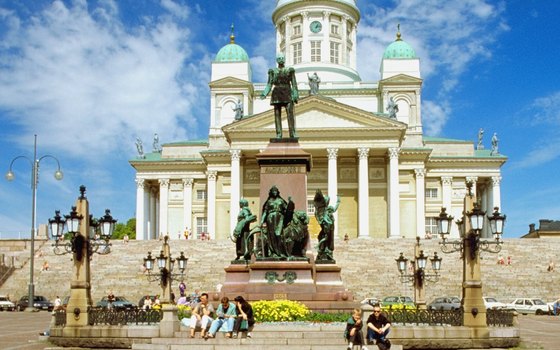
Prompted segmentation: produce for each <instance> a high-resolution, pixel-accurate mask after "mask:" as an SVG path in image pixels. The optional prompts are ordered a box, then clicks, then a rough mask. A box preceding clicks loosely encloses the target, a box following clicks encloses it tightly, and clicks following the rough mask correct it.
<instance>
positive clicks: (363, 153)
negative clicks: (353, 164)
mask: <svg viewBox="0 0 560 350" xmlns="http://www.w3.org/2000/svg"><path fill="white" fill-rule="evenodd" d="M368 156H369V148H366V147H360V148H358V158H359V159H360V160H362V159H367V157H368Z"/></svg>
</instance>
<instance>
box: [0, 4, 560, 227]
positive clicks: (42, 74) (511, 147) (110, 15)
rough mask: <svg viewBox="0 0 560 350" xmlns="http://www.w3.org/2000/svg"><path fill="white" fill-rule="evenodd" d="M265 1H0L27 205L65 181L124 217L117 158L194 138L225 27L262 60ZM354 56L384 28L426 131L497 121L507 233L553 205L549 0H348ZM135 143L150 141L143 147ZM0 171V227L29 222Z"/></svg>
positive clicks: (377, 46) (17, 193) (121, 163)
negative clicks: (415, 63) (401, 56)
mask: <svg viewBox="0 0 560 350" xmlns="http://www.w3.org/2000/svg"><path fill="white" fill-rule="evenodd" d="M275 3H276V2H275V1H274V0H268V1H261V0H212V1H208V0H175V1H173V0H120V1H111V0H99V1H87V2H86V1H85V0H81V1H80V0H75V1H69V0H65V1H46V0H33V1H31V0H29V1H23V0H22V1H13V0H0V125H1V128H0V152H1V153H0V169H2V171H3V172H6V171H7V170H8V167H9V165H10V161H11V160H12V159H13V158H14V157H16V156H18V155H27V156H28V157H32V155H33V154H32V152H33V135H34V134H37V135H38V156H42V155H45V154H51V155H54V156H56V157H57V158H58V159H59V160H60V163H61V166H62V170H63V172H64V180H63V181H56V180H55V179H54V177H53V173H54V171H55V170H56V165H55V162H53V161H52V160H51V159H48V158H46V159H43V160H42V161H41V163H40V178H39V186H38V191H37V220H38V222H39V223H45V222H46V221H47V219H48V218H50V217H52V216H53V215H54V210H55V209H61V210H62V212H63V213H66V212H68V211H69V209H70V206H71V205H73V203H74V202H75V200H76V198H77V197H78V194H79V193H78V187H79V186H80V185H82V184H84V185H86V186H87V188H88V192H87V196H88V199H89V201H90V208H91V212H92V213H93V214H94V216H97V217H99V216H101V215H102V214H103V210H104V209H105V208H110V209H111V211H112V213H113V216H115V217H116V218H117V219H119V220H120V221H121V222H126V220H128V219H129V218H131V217H133V216H134V215H135V214H134V211H135V196H136V187H135V183H134V171H133V169H132V167H131V166H130V165H129V164H128V160H129V159H131V158H132V157H134V156H135V155H136V149H135V145H134V141H135V139H136V137H137V136H138V137H140V138H141V139H142V140H143V141H144V144H145V148H149V147H146V145H151V140H152V137H153V134H154V133H158V134H159V138H160V142H161V143H166V142H173V141H178V140H200V139H205V138H206V137H207V134H208V122H209V120H208V119H209V112H208V110H209V106H210V101H209V89H208V82H209V79H210V63H211V61H212V59H213V57H214V56H215V54H216V53H217V52H218V50H219V49H220V48H221V47H222V46H223V45H225V44H227V43H228V41H229V33H230V26H231V23H232V22H233V23H234V24H235V34H236V43H238V44H239V45H241V46H243V47H244V48H245V50H246V51H247V52H248V54H249V56H250V57H251V63H252V68H253V81H255V82H262V81H264V80H265V79H266V70H267V69H268V67H270V66H273V65H274V55H275V45H274V42H273V40H275V34H274V28H273V26H272V23H271V13H272V10H273V9H274V7H275ZM358 7H359V8H360V10H361V14H362V18H361V21H360V23H359V31H358V71H359V72H360V75H361V77H362V80H364V81H377V80H378V79H379V73H378V72H379V65H380V57H381V54H382V52H383V50H384V48H385V47H386V46H387V45H388V44H389V43H391V42H392V41H393V40H394V38H395V31H396V25H397V23H400V24H401V32H402V35H403V39H404V40H405V41H407V42H408V43H409V44H411V45H412V47H413V48H414V49H415V50H416V53H417V55H418V56H419V57H420V60H421V71H422V75H423V78H424V85H423V95H422V98H423V101H422V102H423V110H422V114H423V121H424V132H425V134H427V135H430V136H439V137H447V138H456V139H461V140H472V141H473V142H475V141H476V138H477V132H478V130H479V128H483V129H484V130H485V138H484V144H485V146H486V148H489V147H490V137H491V135H492V134H493V133H494V132H496V133H497V134H498V137H499V139H500V144H499V148H500V153H502V154H504V155H506V156H508V157H509V161H508V162H507V163H506V165H505V166H504V167H503V168H502V170H503V173H502V176H503V180H502V205H503V208H502V211H503V212H504V213H506V214H507V216H508V220H507V223H506V233H505V237H506V238H508V237H511V238H513V237H519V236H521V235H523V234H525V233H526V232H527V231H528V225H529V224H530V223H538V220H539V219H553V220H555V219H560V204H559V200H558V199H557V198H559V197H560V184H559V182H558V181H557V179H558V175H557V172H558V171H560V167H559V165H558V164H559V155H560V138H559V137H558V136H559V135H558V134H559V130H560V128H559V126H560V125H559V124H560V84H559V82H560V78H559V77H560V60H559V59H558V52H560V47H559V46H560V44H559V41H558V40H557V38H556V36H555V34H556V33H557V30H558V29H559V27H560V26H559V25H558V21H557V16H558V14H559V13H560V2H558V1H538V0H510V1H489V0H469V1H465V0H448V1H440V0H395V1H388V0H385V1H365V0H358ZM148 150H149V149H148ZM13 170H14V172H15V174H16V179H15V180H14V181H12V182H7V181H5V180H4V179H2V180H1V181H0V233H2V235H3V236H4V237H6V236H7V235H10V234H11V235H13V234H16V233H17V232H22V234H23V235H24V236H25V237H27V236H28V232H29V227H30V224H31V188H30V175H31V166H30V164H28V163H26V162H25V161H23V160H21V159H20V160H18V161H16V162H15V163H14V168H13Z"/></svg>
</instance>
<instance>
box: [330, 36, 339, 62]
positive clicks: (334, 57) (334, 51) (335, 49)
mask: <svg viewBox="0 0 560 350" xmlns="http://www.w3.org/2000/svg"><path fill="white" fill-rule="evenodd" d="M339 57H340V44H339V43H335V42H332V41H331V63H334V64H338V63H339Z"/></svg>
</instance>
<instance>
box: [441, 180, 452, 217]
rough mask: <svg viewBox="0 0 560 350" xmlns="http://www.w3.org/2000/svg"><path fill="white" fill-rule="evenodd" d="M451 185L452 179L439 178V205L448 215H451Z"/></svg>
mask: <svg viewBox="0 0 560 350" xmlns="http://www.w3.org/2000/svg"><path fill="white" fill-rule="evenodd" d="M452 185H453V177H451V176H442V177H441V203H442V205H441V206H442V207H443V208H445V209H447V212H448V213H451V186H452Z"/></svg>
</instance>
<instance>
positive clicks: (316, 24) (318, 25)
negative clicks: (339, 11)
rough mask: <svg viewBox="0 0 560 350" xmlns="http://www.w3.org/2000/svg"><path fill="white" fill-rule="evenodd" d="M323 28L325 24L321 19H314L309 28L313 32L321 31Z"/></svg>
mask: <svg viewBox="0 0 560 350" xmlns="http://www.w3.org/2000/svg"><path fill="white" fill-rule="evenodd" d="M321 28H323V25H322V24H321V22H319V21H313V22H311V24H310V25H309V29H311V31H312V32H313V33H319V32H320V31H321Z"/></svg>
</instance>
